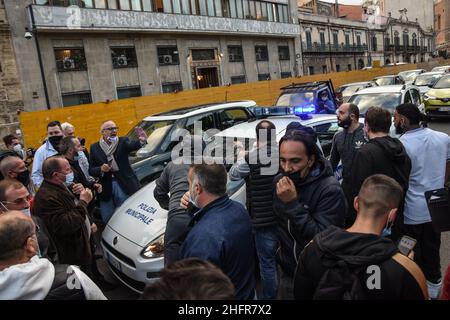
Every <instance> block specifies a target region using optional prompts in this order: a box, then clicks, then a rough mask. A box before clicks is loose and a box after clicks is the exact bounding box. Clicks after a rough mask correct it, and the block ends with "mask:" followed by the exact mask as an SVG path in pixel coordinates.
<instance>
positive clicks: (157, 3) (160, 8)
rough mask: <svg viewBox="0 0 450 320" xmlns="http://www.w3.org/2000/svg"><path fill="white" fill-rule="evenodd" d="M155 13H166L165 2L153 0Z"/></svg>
mask: <svg viewBox="0 0 450 320" xmlns="http://www.w3.org/2000/svg"><path fill="white" fill-rule="evenodd" d="M152 2H153V11H154V12H164V5H163V0H153V1H152Z"/></svg>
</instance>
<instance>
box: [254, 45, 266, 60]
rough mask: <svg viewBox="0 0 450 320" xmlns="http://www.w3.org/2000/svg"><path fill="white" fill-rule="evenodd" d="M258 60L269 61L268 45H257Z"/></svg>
mask: <svg viewBox="0 0 450 320" xmlns="http://www.w3.org/2000/svg"><path fill="white" fill-rule="evenodd" d="M255 55H256V61H269V52H268V51H267V46H255Z"/></svg>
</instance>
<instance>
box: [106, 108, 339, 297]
mask: <svg viewBox="0 0 450 320" xmlns="http://www.w3.org/2000/svg"><path fill="white" fill-rule="evenodd" d="M268 120H270V121H272V122H273V123H274V124H275V126H276V128H277V141H279V140H280V139H281V137H282V136H283V135H284V134H285V131H286V127H287V125H288V124H289V123H291V122H292V121H299V122H300V123H302V124H303V125H305V126H311V127H313V128H314V129H315V130H316V131H317V133H318V137H319V141H318V143H320V145H321V146H322V147H324V148H323V149H324V151H325V150H327V149H328V150H329V148H331V139H332V138H333V135H334V133H335V132H336V131H337V130H338V126H337V119H336V116H334V115H313V117H312V118H311V119H307V120H301V119H299V118H298V117H296V116H294V115H287V116H279V117H269V118H268ZM258 123H259V120H256V121H249V122H247V123H242V124H238V125H235V126H233V127H232V128H229V129H226V130H224V131H222V132H220V133H218V134H216V135H215V136H214V138H213V140H212V142H211V143H215V142H217V139H218V138H220V137H231V138H246V139H250V140H253V139H256V133H255V128H256V125H257V124H258ZM325 153H326V151H325ZM154 188H155V181H153V182H151V183H149V184H147V185H146V186H145V187H143V188H142V189H140V190H139V191H138V192H136V193H135V194H134V195H132V196H131V197H130V198H128V200H126V201H125V202H124V203H123V204H122V206H120V207H119V208H118V209H117V210H116V212H115V213H114V215H113V216H112V218H111V219H110V221H109V222H108V224H107V226H106V227H105V230H104V231H103V234H102V242H101V244H102V248H103V251H104V257H105V259H106V260H107V262H108V265H109V267H110V269H111V271H112V272H113V273H114V275H115V276H116V277H117V278H118V279H119V280H120V281H121V282H122V283H124V284H125V285H126V286H128V287H129V288H131V289H132V290H134V291H136V292H142V290H143V288H144V286H145V283H147V282H150V281H152V279H155V278H157V277H158V272H159V271H160V270H161V269H162V268H163V266H164V232H165V228H166V221H167V211H166V210H164V209H162V208H161V207H160V206H159V204H158V202H157V201H156V200H155V199H154V197H153V189H154ZM227 192H228V194H229V196H230V197H231V199H233V200H236V201H238V202H240V203H242V204H244V205H245V197H246V193H245V183H244V181H243V180H241V181H235V182H229V183H228V185H227Z"/></svg>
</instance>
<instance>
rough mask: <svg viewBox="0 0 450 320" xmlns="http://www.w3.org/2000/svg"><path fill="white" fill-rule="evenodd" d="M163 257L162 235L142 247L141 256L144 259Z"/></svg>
mask: <svg viewBox="0 0 450 320" xmlns="http://www.w3.org/2000/svg"><path fill="white" fill-rule="evenodd" d="M163 255H164V233H163V234H162V235H160V236H159V237H158V238H156V239H155V240H153V241H152V242H150V243H149V244H148V245H146V246H145V247H144V250H142V252H141V256H142V257H144V258H146V259H153V258H158V257H162V256H163Z"/></svg>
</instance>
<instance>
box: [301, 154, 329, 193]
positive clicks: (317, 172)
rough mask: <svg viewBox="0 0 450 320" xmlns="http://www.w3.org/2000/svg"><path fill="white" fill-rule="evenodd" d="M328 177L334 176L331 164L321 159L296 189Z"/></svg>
mask: <svg viewBox="0 0 450 320" xmlns="http://www.w3.org/2000/svg"><path fill="white" fill-rule="evenodd" d="M329 176H334V173H333V169H332V168H331V164H330V162H329V161H328V160H326V159H325V158H324V157H321V158H320V159H319V160H318V161H317V162H316V164H315V165H314V167H313V168H312V169H311V171H310V172H309V174H308V176H307V177H306V179H305V180H303V181H302V182H300V183H299V184H298V185H297V187H304V186H306V185H308V184H310V183H312V182H314V181H316V180H319V179H323V178H326V177H329Z"/></svg>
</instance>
